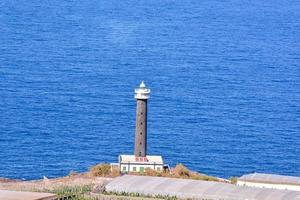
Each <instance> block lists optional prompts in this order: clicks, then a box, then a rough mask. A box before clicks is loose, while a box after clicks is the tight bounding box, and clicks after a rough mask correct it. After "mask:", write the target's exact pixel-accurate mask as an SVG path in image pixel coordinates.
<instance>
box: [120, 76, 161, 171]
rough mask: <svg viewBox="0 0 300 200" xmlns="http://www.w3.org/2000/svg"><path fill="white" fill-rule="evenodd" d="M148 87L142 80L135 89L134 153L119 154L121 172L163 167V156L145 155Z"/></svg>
mask: <svg viewBox="0 0 300 200" xmlns="http://www.w3.org/2000/svg"><path fill="white" fill-rule="evenodd" d="M149 97H150V89H149V88H146V85H145V83H144V81H142V83H141V84H140V86H139V87H138V88H136V89H135V95H134V98H135V99H136V122H135V123H136V127H135V145H134V155H119V163H118V164H117V165H118V167H119V170H120V172H121V173H128V172H138V173H144V172H145V170H146V169H148V168H150V169H153V170H156V171H162V170H163V169H164V162H163V158H162V156H160V155H147V102H148V99H149Z"/></svg>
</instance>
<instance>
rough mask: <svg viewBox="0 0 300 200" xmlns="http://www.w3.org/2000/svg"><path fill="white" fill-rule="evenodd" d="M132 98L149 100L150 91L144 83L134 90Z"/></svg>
mask: <svg viewBox="0 0 300 200" xmlns="http://www.w3.org/2000/svg"><path fill="white" fill-rule="evenodd" d="M134 91H135V95H134V98H136V99H145V100H146V99H149V97H150V89H148V88H146V85H145V83H144V81H142V83H141V84H140V87H139V88H137V89H135V90H134Z"/></svg>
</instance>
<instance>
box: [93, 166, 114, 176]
mask: <svg viewBox="0 0 300 200" xmlns="http://www.w3.org/2000/svg"><path fill="white" fill-rule="evenodd" d="M90 172H91V174H92V175H93V176H108V175H110V174H111V166H110V164H106V163H104V164H98V165H95V166H93V167H91V168H90Z"/></svg>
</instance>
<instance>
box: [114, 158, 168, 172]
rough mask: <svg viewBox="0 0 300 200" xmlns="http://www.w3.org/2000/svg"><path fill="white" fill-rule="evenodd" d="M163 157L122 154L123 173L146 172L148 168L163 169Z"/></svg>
mask: <svg viewBox="0 0 300 200" xmlns="http://www.w3.org/2000/svg"><path fill="white" fill-rule="evenodd" d="M163 166H164V163H163V159H162V157H161V156H146V157H136V156H134V155H120V156H119V167H120V171H121V172H122V173H128V172H140V173H144V172H145V170H146V169H147V168H150V169H153V170H156V171H162V170H163Z"/></svg>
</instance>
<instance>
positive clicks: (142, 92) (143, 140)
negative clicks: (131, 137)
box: [134, 81, 150, 157]
mask: <svg viewBox="0 0 300 200" xmlns="http://www.w3.org/2000/svg"><path fill="white" fill-rule="evenodd" d="M134 97H135V99H136V127H135V145H134V155H135V156H136V157H146V155H147V101H148V99H149V97H150V89H148V88H146V85H145V83H144V81H142V83H141V84H140V87H139V88H137V89H135V95H134Z"/></svg>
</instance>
